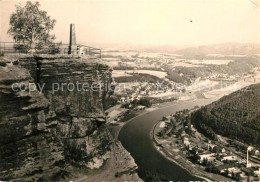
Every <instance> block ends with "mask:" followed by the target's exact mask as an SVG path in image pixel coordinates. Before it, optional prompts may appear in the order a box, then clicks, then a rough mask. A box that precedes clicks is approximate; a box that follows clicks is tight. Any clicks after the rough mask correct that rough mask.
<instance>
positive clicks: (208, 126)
mask: <svg viewBox="0 0 260 182" xmlns="http://www.w3.org/2000/svg"><path fill="white" fill-rule="evenodd" d="M191 122H192V124H194V126H195V127H196V128H197V129H198V130H199V131H200V132H202V133H203V134H205V135H206V136H207V137H209V138H211V139H216V135H215V134H220V135H223V136H226V137H229V138H232V139H237V140H239V141H242V142H246V143H248V144H252V145H256V146H258V147H259V146H260V84H255V85H251V86H249V87H247V88H244V89H241V90H239V91H236V92H234V93H232V94H230V95H228V96H225V97H223V98H221V99H220V100H219V101H217V102H214V103H212V104H210V105H208V106H205V107H203V108H201V109H200V110H198V111H195V112H194V113H192V116H191Z"/></svg>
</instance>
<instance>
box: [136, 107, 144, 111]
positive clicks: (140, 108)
mask: <svg viewBox="0 0 260 182" xmlns="http://www.w3.org/2000/svg"><path fill="white" fill-rule="evenodd" d="M136 109H137V110H144V109H145V106H137V107H136Z"/></svg>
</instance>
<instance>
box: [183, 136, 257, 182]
mask: <svg viewBox="0 0 260 182" xmlns="http://www.w3.org/2000/svg"><path fill="white" fill-rule="evenodd" d="M181 141H182V143H183V145H184V146H185V148H186V149H187V151H188V156H189V157H190V158H192V161H193V162H194V163H197V164H199V165H202V166H205V169H206V170H207V171H208V172H211V173H216V174H220V175H224V176H227V177H230V178H232V179H235V180H239V181H244V180H253V181H255V180H257V181H259V180H260V160H259V157H260V154H259V150H257V149H254V150H252V151H251V152H250V153H251V155H252V157H254V159H255V160H254V161H253V162H249V158H248V156H246V155H243V154H242V153H239V154H240V155H239V154H238V153H233V152H232V151H231V150H229V149H228V147H220V146H218V145H217V144H212V143H211V142H210V141H208V142H204V143H201V144H200V145H199V146H198V145H197V144H196V143H193V141H192V140H191V139H190V136H189V135H187V134H186V133H185V132H183V133H182V134H181Z"/></svg>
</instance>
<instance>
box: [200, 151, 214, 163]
mask: <svg viewBox="0 0 260 182" xmlns="http://www.w3.org/2000/svg"><path fill="white" fill-rule="evenodd" d="M199 157H200V160H199V162H200V163H202V162H203V160H205V159H206V160H207V161H214V160H215V159H216V157H215V154H214V153H204V154H199Z"/></svg>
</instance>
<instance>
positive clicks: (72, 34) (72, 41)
mask: <svg viewBox="0 0 260 182" xmlns="http://www.w3.org/2000/svg"><path fill="white" fill-rule="evenodd" d="M76 48H77V45H76V33H75V25H74V24H70V43H69V51H68V54H72V52H73V50H76Z"/></svg>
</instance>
